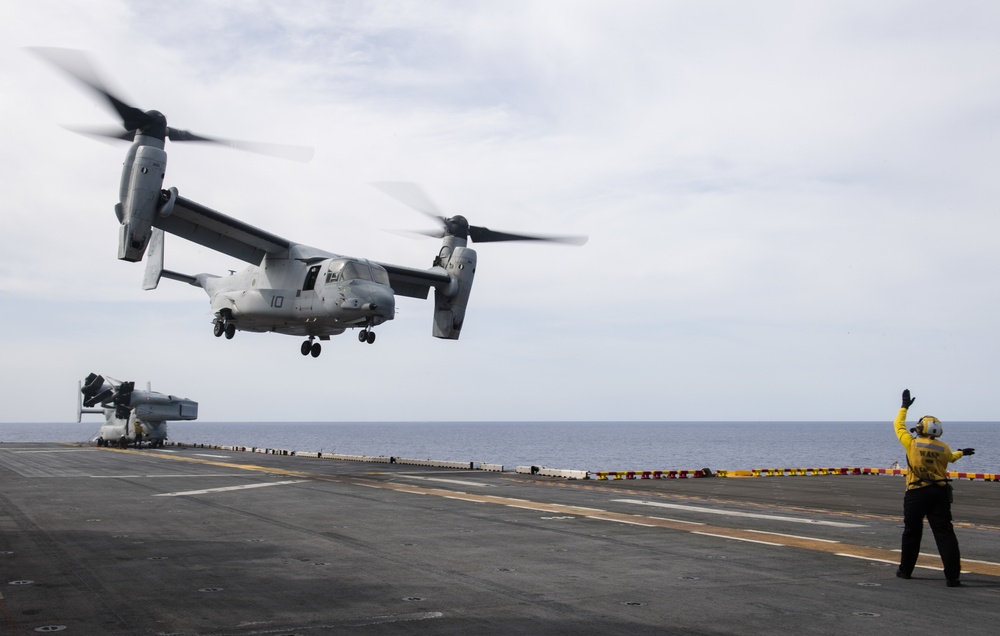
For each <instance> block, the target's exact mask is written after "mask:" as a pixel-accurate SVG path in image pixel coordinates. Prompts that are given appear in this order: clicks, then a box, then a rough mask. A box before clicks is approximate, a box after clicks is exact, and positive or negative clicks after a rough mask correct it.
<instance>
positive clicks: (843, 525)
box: [612, 499, 865, 528]
mask: <svg viewBox="0 0 1000 636" xmlns="http://www.w3.org/2000/svg"><path fill="white" fill-rule="evenodd" d="M612 501H617V502H619V503H630V504H638V505H640V506H656V507H658V508H673V509H675V510H688V511H691V512H701V513H705V514H710V515H726V516H730V517H747V518H750V519H767V520H770V521H790V522H792V523H808V524H810V525H816V526H833V527H835V528H864V527H865V526H864V525H863V524H860V523H844V522H842V521H821V520H819V519H806V518H804V517H784V516H779V515H762V514H757V513H755V512H740V511H739V510H723V509H719V508H705V507H702V506H687V505H684V504H671V503H663V502H658V501H642V500H641V499H612Z"/></svg>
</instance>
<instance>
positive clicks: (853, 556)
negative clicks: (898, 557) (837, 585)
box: [834, 552, 897, 565]
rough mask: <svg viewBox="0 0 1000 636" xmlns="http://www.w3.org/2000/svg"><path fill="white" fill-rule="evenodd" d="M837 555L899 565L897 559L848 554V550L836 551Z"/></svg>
mask: <svg viewBox="0 0 1000 636" xmlns="http://www.w3.org/2000/svg"><path fill="white" fill-rule="evenodd" d="M834 554H835V555H836V556H842V557H847V558H849V559H861V560H862V561H876V562H878V563H890V564H892V565H897V563H896V562H895V561H890V560H888V559H876V558H875V557H866V556H861V555H858V554H848V553H846V552H834Z"/></svg>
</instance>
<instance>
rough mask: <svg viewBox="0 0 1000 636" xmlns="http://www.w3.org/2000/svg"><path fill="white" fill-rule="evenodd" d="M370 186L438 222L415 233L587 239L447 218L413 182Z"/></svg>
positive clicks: (475, 238)
mask: <svg viewBox="0 0 1000 636" xmlns="http://www.w3.org/2000/svg"><path fill="white" fill-rule="evenodd" d="M372 185H373V186H374V187H375V188H377V189H379V190H381V191H382V192H384V193H385V194H388V195H389V196H391V197H392V198H394V199H396V200H397V201H399V202H400V203H402V204H403V205H405V206H407V207H410V208H413V209H414V210H416V211H417V212H421V213H423V214H425V215H427V216H429V217H431V218H433V219H435V220H437V222H438V223H440V224H441V226H442V229H440V230H437V231H417V232H416V233H418V234H425V235H427V236H432V237H434V238H443V237H445V236H448V235H451V236H456V237H459V238H468V239H469V240H471V241H472V242H473V243H498V242H500V241H543V242H546V243H565V244H569V245H583V244H584V243H586V242H587V237H586V236H544V235H539V234H512V233H509V232H498V231H495V230H491V229H489V228H486V227H481V226H477V225H469V222H468V220H466V218H465V217H464V216H461V215H456V216H453V217H448V218H446V217H445V216H444V215H443V214H442V213H441V211H440V209H439V208H438V206H437V205H436V204H435V203H434V202H433V201H431V199H430V197H429V196H427V194H426V193H424V191H423V190H422V189H421V188H420V186H418V185H417V184H415V183H408V182H404V181H377V182H374V183H372Z"/></svg>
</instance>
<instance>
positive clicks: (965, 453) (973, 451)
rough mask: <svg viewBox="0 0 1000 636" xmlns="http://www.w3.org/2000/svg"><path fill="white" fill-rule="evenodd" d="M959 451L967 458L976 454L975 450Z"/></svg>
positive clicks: (961, 449)
mask: <svg viewBox="0 0 1000 636" xmlns="http://www.w3.org/2000/svg"><path fill="white" fill-rule="evenodd" d="M958 450H960V451H962V454H963V455H965V456H966V457H968V456H970V455H975V454H976V449H975V448H960V449H958Z"/></svg>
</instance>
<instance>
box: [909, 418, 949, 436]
mask: <svg viewBox="0 0 1000 636" xmlns="http://www.w3.org/2000/svg"><path fill="white" fill-rule="evenodd" d="M913 431H914V432H916V434H917V435H927V436H928V437H941V434H942V433H944V427H943V426H941V420H939V419H938V418H936V417H934V416H933V415H925V416H923V417H922V418H920V421H919V422H917V425H916V426H915V427H914V428H913Z"/></svg>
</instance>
